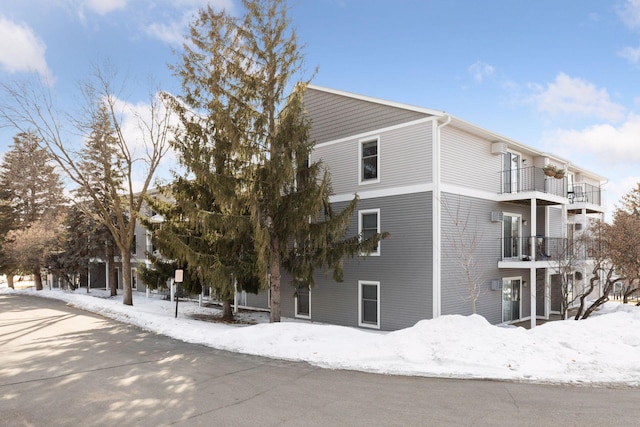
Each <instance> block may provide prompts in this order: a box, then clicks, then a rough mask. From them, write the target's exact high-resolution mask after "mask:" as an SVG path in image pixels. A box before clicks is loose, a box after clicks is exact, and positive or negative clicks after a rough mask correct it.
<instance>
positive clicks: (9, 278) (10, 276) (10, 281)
mask: <svg viewBox="0 0 640 427" xmlns="http://www.w3.org/2000/svg"><path fill="white" fill-rule="evenodd" d="M7 286H9V287H10V288H11V289H15V287H14V286H13V273H9V274H7Z"/></svg>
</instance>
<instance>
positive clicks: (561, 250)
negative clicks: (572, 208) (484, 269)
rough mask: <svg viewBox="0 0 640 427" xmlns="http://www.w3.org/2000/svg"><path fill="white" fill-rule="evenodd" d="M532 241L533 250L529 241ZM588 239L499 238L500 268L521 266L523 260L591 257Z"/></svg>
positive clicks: (547, 260) (557, 260)
mask: <svg viewBox="0 0 640 427" xmlns="http://www.w3.org/2000/svg"><path fill="white" fill-rule="evenodd" d="M532 240H533V241H534V248H535V249H534V251H533V253H532V251H531V242H532ZM592 245H593V244H592V243H591V242H589V241H586V240H584V241H581V240H570V239H567V238H565V237H546V236H530V237H506V238H503V239H501V246H502V247H501V254H502V257H501V260H500V262H499V263H498V264H499V265H498V267H500V268H514V267H516V268H517V267H518V265H517V264H520V265H519V267H523V265H522V263H523V262H532V261H533V262H535V261H545V262H546V263H545V265H544V266H548V264H549V263H569V262H576V261H583V260H587V259H590V258H593V254H594V250H593V249H594V248H593V247H592Z"/></svg>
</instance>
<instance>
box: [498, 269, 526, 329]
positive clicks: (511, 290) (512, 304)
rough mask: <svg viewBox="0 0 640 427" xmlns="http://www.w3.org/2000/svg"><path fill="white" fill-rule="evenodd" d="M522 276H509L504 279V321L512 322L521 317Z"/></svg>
mask: <svg viewBox="0 0 640 427" xmlns="http://www.w3.org/2000/svg"><path fill="white" fill-rule="evenodd" d="M521 287H522V278H521V277H509V278H505V279H502V321H503V322H511V321H513V320H518V319H520V312H521V304H520V294H521V293H522V289H521Z"/></svg>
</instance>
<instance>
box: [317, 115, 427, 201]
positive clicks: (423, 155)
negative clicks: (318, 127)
mask: <svg viewBox="0 0 640 427" xmlns="http://www.w3.org/2000/svg"><path fill="white" fill-rule="evenodd" d="M432 126H433V123H432V122H431V121H428V122H421V123H415V124H408V125H407V126H405V127H401V128H394V129H392V130H387V131H384V132H371V133H370V134H369V135H370V136H371V137H378V138H379V140H378V141H379V156H380V158H379V162H380V170H379V177H380V181H379V182H375V183H366V184H359V176H358V170H359V169H358V166H359V150H360V140H361V138H359V137H355V138H353V139H348V140H342V141H340V142H338V143H335V144H328V145H322V146H319V147H316V149H315V150H314V151H313V154H312V156H311V157H312V159H313V160H314V161H315V160H322V162H324V164H325V165H326V166H327V167H328V168H329V172H330V173H331V182H332V185H333V192H334V194H353V193H356V192H363V191H375V190H383V189H390V188H395V187H403V186H410V185H417V184H426V183H430V182H432V167H431V157H432V156H431V152H432V139H433V132H432Z"/></svg>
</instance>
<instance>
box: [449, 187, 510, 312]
mask: <svg viewBox="0 0 640 427" xmlns="http://www.w3.org/2000/svg"><path fill="white" fill-rule="evenodd" d="M441 197H442V228H441V229H442V237H441V239H442V240H441V242H442V253H441V255H442V263H441V266H442V275H441V277H442V278H441V295H442V300H441V312H442V314H443V315H447V314H460V315H469V314H472V306H471V300H470V296H469V291H468V287H467V280H466V278H465V275H464V271H463V269H462V265H461V260H462V258H463V257H462V256H461V254H460V252H459V251H458V250H456V249H455V248H454V245H455V244H456V242H460V239H461V237H459V236H463V237H462V239H463V240H464V242H465V244H466V245H468V244H469V242H470V240H472V239H474V238H475V239H477V240H478V246H477V248H476V250H475V251H474V252H473V253H469V251H464V253H465V254H466V256H473V258H474V259H475V260H476V263H477V265H478V268H479V271H477V273H476V274H477V277H478V280H479V281H480V283H481V291H480V296H479V298H478V300H477V301H476V311H477V314H480V315H482V316H484V317H485V318H486V319H487V320H488V321H489V322H491V323H500V321H501V320H502V319H501V307H502V295H501V292H499V291H491V289H490V287H491V280H492V279H497V278H500V277H501V276H500V275H501V272H500V270H498V260H499V259H500V255H501V254H500V251H501V240H500V238H501V235H502V234H501V233H502V230H501V227H502V223H500V222H491V211H495V210H498V211H502V210H503V208H504V206H502V205H501V204H500V203H498V202H492V201H488V200H481V199H475V198H470V197H465V196H459V195H455V194H448V193H442V195H441ZM456 223H458V225H456ZM465 225H466V227H465Z"/></svg>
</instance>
